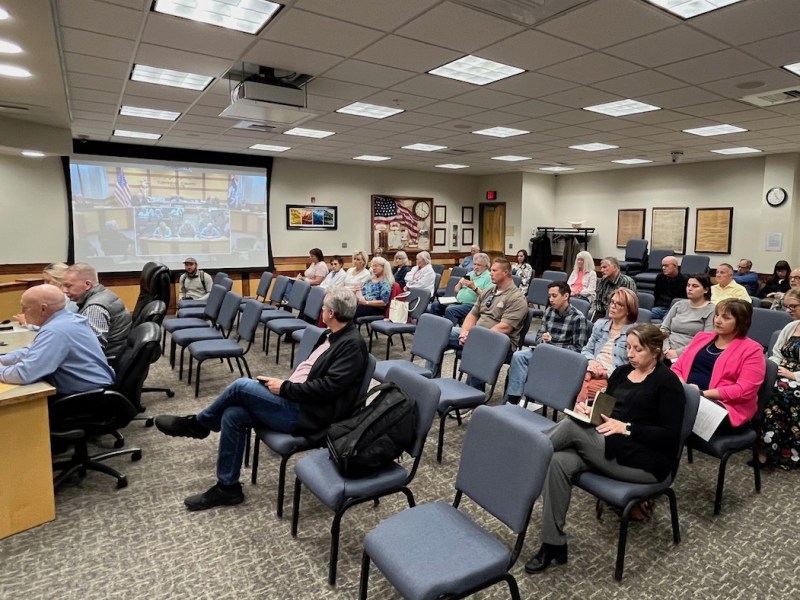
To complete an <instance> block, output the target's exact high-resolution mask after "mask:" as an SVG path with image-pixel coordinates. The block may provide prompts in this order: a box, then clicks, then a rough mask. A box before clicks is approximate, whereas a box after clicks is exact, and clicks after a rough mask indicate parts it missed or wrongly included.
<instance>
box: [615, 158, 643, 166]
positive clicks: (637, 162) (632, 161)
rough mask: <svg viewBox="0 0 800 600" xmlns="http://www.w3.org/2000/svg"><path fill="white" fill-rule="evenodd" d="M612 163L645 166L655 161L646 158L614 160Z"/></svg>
mask: <svg viewBox="0 0 800 600" xmlns="http://www.w3.org/2000/svg"><path fill="white" fill-rule="evenodd" d="M611 162H613V163H617V164H618V165H643V164H644V163H651V162H653V161H652V160H646V159H644V158H621V159H619V160H612V161H611Z"/></svg>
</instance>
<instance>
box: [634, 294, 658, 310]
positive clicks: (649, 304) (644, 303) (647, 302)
mask: <svg viewBox="0 0 800 600" xmlns="http://www.w3.org/2000/svg"><path fill="white" fill-rule="evenodd" d="M636 297H637V298H638V299H639V308H646V309H647V310H651V309H652V308H653V306H655V303H656V297H655V296H654V295H653V294H651V293H650V292H636Z"/></svg>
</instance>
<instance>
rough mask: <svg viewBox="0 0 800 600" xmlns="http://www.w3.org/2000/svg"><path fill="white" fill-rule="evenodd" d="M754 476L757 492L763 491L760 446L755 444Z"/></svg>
mask: <svg viewBox="0 0 800 600" xmlns="http://www.w3.org/2000/svg"><path fill="white" fill-rule="evenodd" d="M753 478H754V479H755V485H756V492H758V493H759V494H760V493H761V461H760V460H759V458H758V448H757V447H756V445H755V444H753Z"/></svg>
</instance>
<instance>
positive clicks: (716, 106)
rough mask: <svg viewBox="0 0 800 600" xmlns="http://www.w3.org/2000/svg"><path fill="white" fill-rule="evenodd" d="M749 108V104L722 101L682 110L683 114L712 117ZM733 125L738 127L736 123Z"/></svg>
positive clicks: (687, 107)
mask: <svg viewBox="0 0 800 600" xmlns="http://www.w3.org/2000/svg"><path fill="white" fill-rule="evenodd" d="M747 106H748V105H747V104H744V103H742V102H736V101H735V100H720V101H718V102H708V103H706V104H696V105H693V106H686V107H684V108H682V109H681V112H682V113H686V114H687V115H692V116H695V117H710V116H712V115H718V114H723V113H730V112H736V111H740V110H742V109H743V108H747ZM731 125H736V123H731Z"/></svg>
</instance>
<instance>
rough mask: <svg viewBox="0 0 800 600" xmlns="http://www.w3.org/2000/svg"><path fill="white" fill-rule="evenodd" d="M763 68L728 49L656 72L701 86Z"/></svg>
mask: <svg viewBox="0 0 800 600" xmlns="http://www.w3.org/2000/svg"><path fill="white" fill-rule="evenodd" d="M764 66H765V65H764V63H762V62H761V61H759V60H756V59H755V58H751V57H749V56H747V55H746V54H745V53H744V52H740V51H739V50H734V49H729V50H723V51H721V52H715V53H714V54H707V55H705V56H700V57H697V58H690V59H688V60H683V61H680V62H677V63H673V64H670V65H665V66H663V67H660V68H659V69H658V70H659V71H661V72H663V73H666V74H667V75H672V76H673V77H675V78H677V79H680V80H682V81H686V82H688V83H694V84H702V83H707V82H710V81H717V80H719V79H725V78H727V77H735V76H737V75H742V74H744V73H753V72H755V71H761V70H763V69H764Z"/></svg>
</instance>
